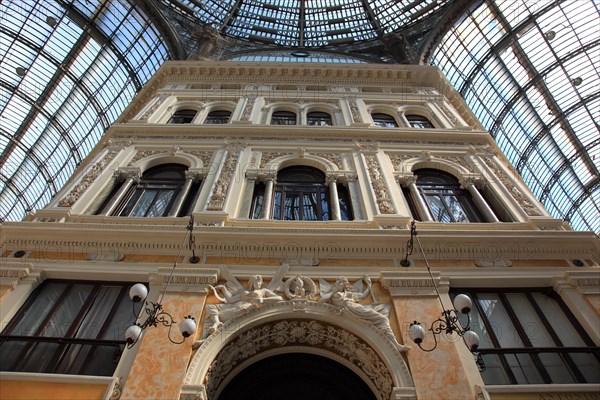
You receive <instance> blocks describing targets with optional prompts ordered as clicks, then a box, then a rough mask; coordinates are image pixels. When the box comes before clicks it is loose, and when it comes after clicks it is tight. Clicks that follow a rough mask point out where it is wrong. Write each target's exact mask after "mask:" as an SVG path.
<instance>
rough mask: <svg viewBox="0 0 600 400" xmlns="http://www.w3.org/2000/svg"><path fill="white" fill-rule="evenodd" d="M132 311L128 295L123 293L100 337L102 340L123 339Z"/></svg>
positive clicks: (129, 324) (130, 320) (132, 318)
mask: <svg viewBox="0 0 600 400" xmlns="http://www.w3.org/2000/svg"><path fill="white" fill-rule="evenodd" d="M133 320H134V317H133V311H132V306H131V300H129V296H128V295H125V296H123V298H122V299H121V304H119V308H117V311H116V312H115V315H114V316H113V318H112V320H111V322H110V325H109V326H108V329H107V330H106V333H105V334H104V336H103V337H102V339H104V340H123V337H124V335H125V331H126V330H127V328H129V326H131V324H132V323H133Z"/></svg>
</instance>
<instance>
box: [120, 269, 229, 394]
mask: <svg viewBox="0 0 600 400" xmlns="http://www.w3.org/2000/svg"><path fill="white" fill-rule="evenodd" d="M170 273H171V268H160V269H159V272H158V273H157V274H154V275H153V276H151V279H150V295H149V297H150V296H153V297H154V298H155V299H160V298H161V297H160V296H161V295H162V294H163V292H164V290H165V286H166V284H167V282H168V281H169V275H170ZM217 279H218V270H216V269H181V268H179V269H177V271H176V273H175V275H174V276H173V277H172V278H171V282H170V284H169V286H168V290H167V291H166V292H164V297H163V298H162V302H161V304H162V305H163V307H164V310H165V311H166V312H168V313H169V314H170V315H172V316H173V319H175V320H176V321H177V322H178V324H176V325H175V326H174V327H173V328H172V331H171V337H172V338H173V339H175V340H180V339H181V334H180V333H179V326H178V325H179V323H180V322H181V321H183V319H184V317H185V316H187V315H191V316H192V317H195V319H196V323H197V324H198V328H197V330H196V334H195V335H192V336H191V337H189V338H187V339H186V341H185V342H183V343H182V344H173V343H171V342H170V341H169V338H168V336H167V333H168V328H166V327H164V326H162V325H160V324H159V325H158V326H157V327H154V326H150V327H148V328H147V329H146V330H145V331H144V332H143V333H142V336H141V338H140V339H139V341H138V342H137V343H136V345H135V346H134V347H133V348H132V349H127V350H125V353H124V354H123V357H122V360H123V358H126V359H128V360H125V362H121V363H119V368H118V369H117V371H115V376H118V375H127V369H128V368H131V370H130V372H129V375H128V378H127V381H126V382H125V383H124V390H123V394H122V395H121V399H140V400H141V399H177V398H179V392H180V390H181V386H182V385H183V382H184V380H185V373H186V371H187V368H188V362H189V360H190V357H191V355H192V351H193V350H192V344H193V343H194V342H195V341H196V340H197V338H199V337H200V335H201V333H202V323H201V322H202V321H201V317H202V310H203V309H204V305H205V301H206V297H207V293H208V291H209V287H208V285H215V284H216V282H217ZM145 316H146V315H145V313H142V317H141V319H143V318H144V317H145ZM134 357H135V359H134V360H132V359H133V358H134ZM127 361H129V362H127Z"/></svg>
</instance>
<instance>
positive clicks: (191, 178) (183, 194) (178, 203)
mask: <svg viewBox="0 0 600 400" xmlns="http://www.w3.org/2000/svg"><path fill="white" fill-rule="evenodd" d="M200 176H201V175H200V174H199V172H198V171H193V170H188V171H186V172H185V183H184V184H183V188H181V190H180V191H179V194H178V195H177V198H176V199H175V201H174V202H173V206H172V207H171V210H170V211H169V214H167V217H176V216H177V214H179V211H181V207H182V206H183V203H184V201H185V199H186V198H187V196H188V194H189V193H190V188H191V187H192V184H193V183H195V182H198V181H199V180H200Z"/></svg>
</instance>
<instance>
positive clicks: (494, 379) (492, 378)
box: [481, 354, 511, 385]
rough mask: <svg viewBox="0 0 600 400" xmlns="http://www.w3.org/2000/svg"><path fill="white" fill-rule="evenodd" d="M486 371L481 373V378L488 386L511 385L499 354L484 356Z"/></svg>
mask: <svg viewBox="0 0 600 400" xmlns="http://www.w3.org/2000/svg"><path fill="white" fill-rule="evenodd" d="M482 357H483V362H484V363H485V371H482V372H481V377H482V378H483V381H484V382H485V384H486V385H509V384H510V383H511V382H510V379H509V377H508V376H507V375H506V371H505V369H504V366H503V365H502V363H501V362H500V356H498V355H497V354H483V355H482Z"/></svg>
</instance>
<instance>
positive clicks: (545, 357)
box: [452, 288, 600, 385]
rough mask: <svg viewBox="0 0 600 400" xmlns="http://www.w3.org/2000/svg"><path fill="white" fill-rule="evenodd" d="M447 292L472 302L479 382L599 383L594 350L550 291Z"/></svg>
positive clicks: (599, 359)
mask: <svg viewBox="0 0 600 400" xmlns="http://www.w3.org/2000/svg"><path fill="white" fill-rule="evenodd" d="M452 292H453V293H454V295H456V294H458V293H465V294H467V295H469V296H470V297H471V299H473V308H472V309H471V312H470V315H469V316H470V319H471V324H470V325H471V326H470V327H471V330H473V331H474V332H475V333H477V334H478V335H479V337H480V338H481V342H480V344H479V349H478V352H480V353H481V355H482V357H483V361H484V362H485V366H486V368H485V370H484V371H483V372H482V377H483V380H484V382H485V384H487V385H509V384H513V385H514V384H550V383H552V384H569V383H600V349H599V348H598V347H597V346H595V345H594V342H593V341H592V340H591V339H590V337H589V336H588V335H587V334H586V332H585V330H584V329H583V327H582V326H581V325H580V324H579V322H578V321H577V319H576V318H575V317H574V316H573V314H572V313H571V311H570V310H569V309H568V307H567V306H566V305H565V303H564V302H563V301H562V299H561V298H560V296H559V295H558V294H557V293H556V292H554V291H553V290H552V289H551V288H529V289H523V288H510V289H472V288H471V289H453V290H452ZM461 318H463V317H462V316H461ZM464 322H466V321H464Z"/></svg>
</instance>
